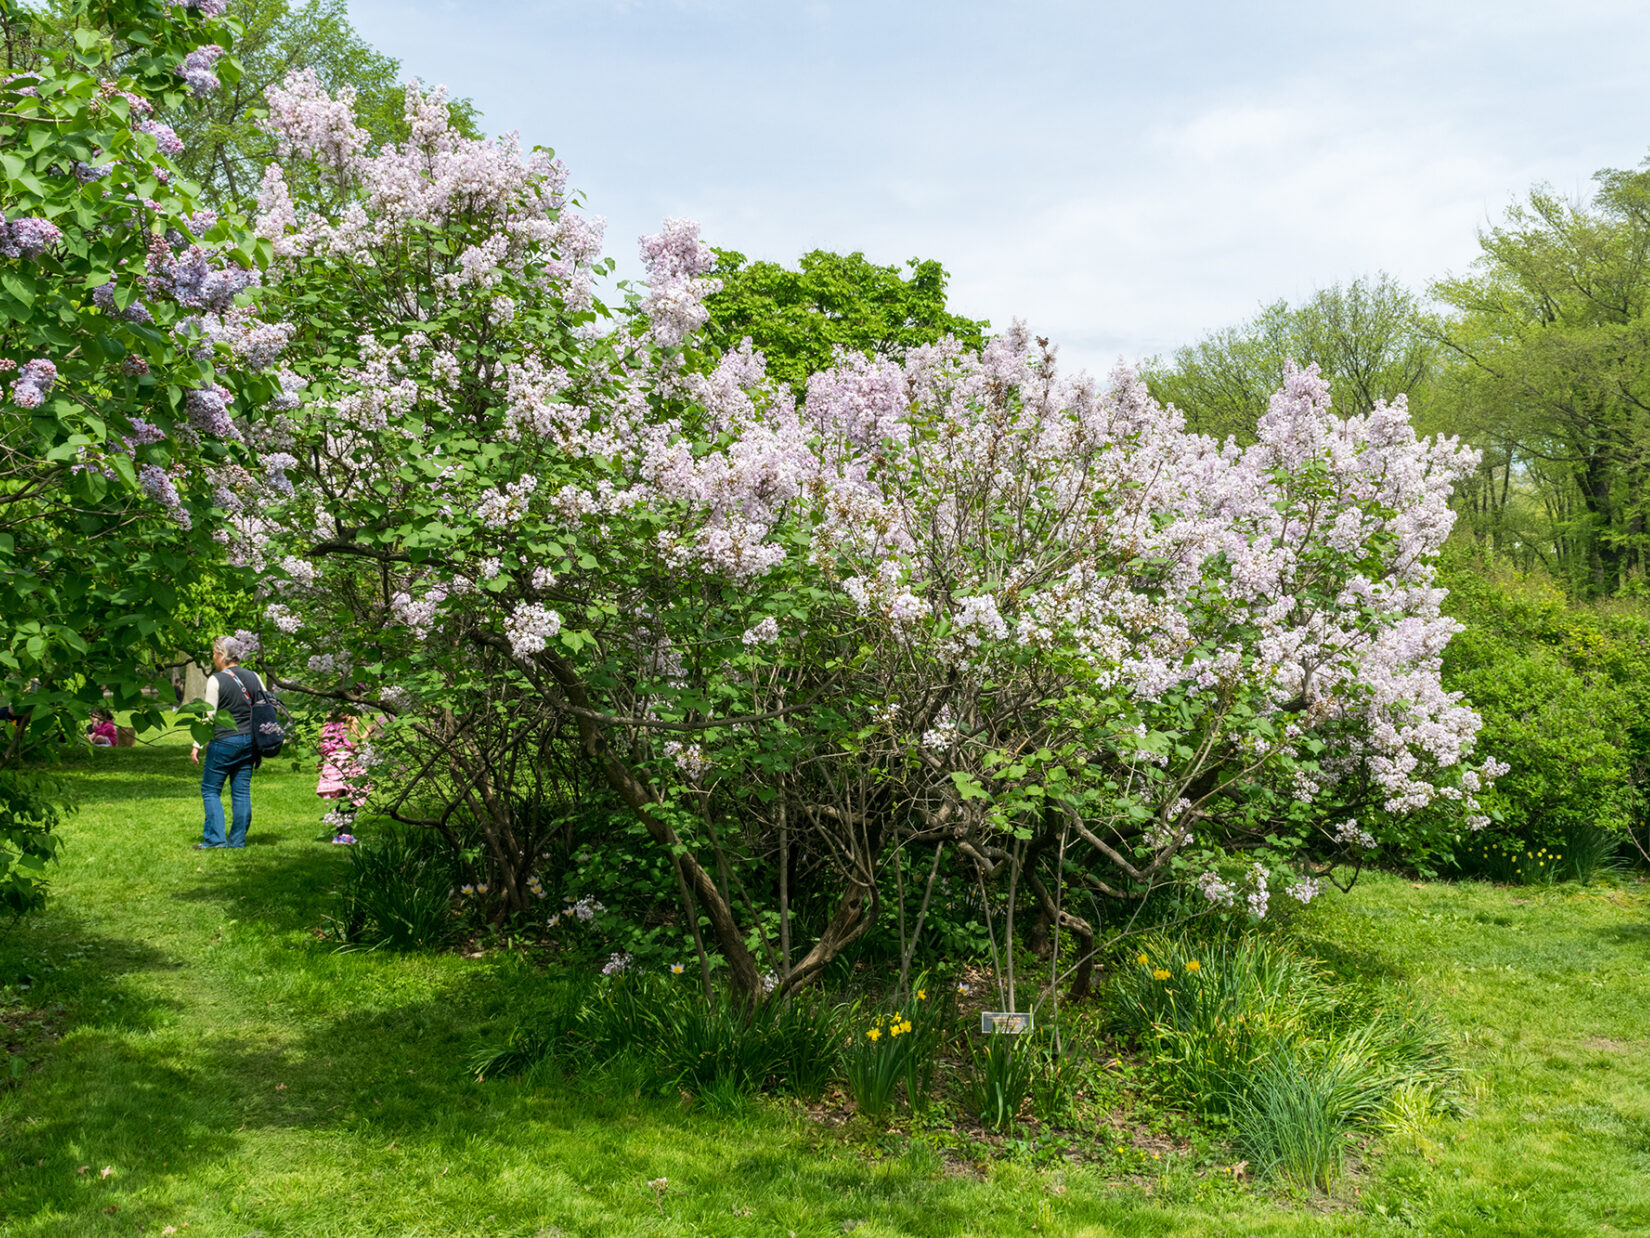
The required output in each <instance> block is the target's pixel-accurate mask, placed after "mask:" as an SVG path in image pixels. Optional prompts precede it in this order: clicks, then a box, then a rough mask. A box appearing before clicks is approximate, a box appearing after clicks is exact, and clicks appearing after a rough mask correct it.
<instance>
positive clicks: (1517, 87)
mask: <svg viewBox="0 0 1650 1238" xmlns="http://www.w3.org/2000/svg"><path fill="white" fill-rule="evenodd" d="M350 13H351V18H352V20H353V21H354V23H355V25H356V27H357V29H358V30H359V31H360V32H361V34H362V35H363V36H364V37H365V38H366V39H367V40H368V41H369V42H371V43H373V44H374V45H375V46H377V47H379V48H380V49H382V50H383V51H385V52H387V53H389V54H390V55H393V56H396V57H398V58H399V59H400V60H401V62H402V66H403V69H404V71H405V72H406V73H408V74H409V75H416V76H418V77H419V78H421V79H422V80H423V81H425V82H426V83H431V84H434V83H441V84H444V85H446V86H447V87H448V88H449V89H450V90H451V91H452V93H454V94H455V95H463V96H468V97H469V98H471V99H472V100H473V101H474V102H475V103H476V104H477V106H478V107H479V108H480V109H481V111H482V113H483V119H484V123H485V125H486V127H487V128H488V129H489V130H490V131H493V132H503V131H507V130H512V129H513V130H517V131H519V132H520V134H521V136H522V138H523V140H524V142H526V143H527V144H529V145H534V144H538V145H544V146H548V147H552V148H554V149H555V151H556V152H557V154H559V155H560V156H561V157H562V158H563V159H564V160H565V161H566V163H567V164H568V166H569V169H570V171H571V181H572V183H573V184H574V185H575V186H576V187H577V188H579V189H580V190H582V192H583V193H584V194H585V197H586V199H587V203H588V208H589V211H590V213H592V214H594V215H600V216H603V217H604V218H605V219H606V220H607V225H608V231H607V238H608V242H607V249H608V252H609V253H610V254H612V255H613V256H614V257H615V258H616V259H618V261H619V264H620V273H621V274H623V275H626V276H629V277H635V276H638V275H639V274H640V267H639V264H638V263H637V261H636V259H635V252H636V245H635V241H636V238H637V237H638V236H639V235H641V234H642V233H644V232H652V231H657V229H658V226H659V222H660V221H661V220H662V219H663V218H665V217H666V216H685V217H688V218H692V219H697V220H698V221H699V222H700V223H701V225H702V226H703V231H704V236H705V239H706V240H708V241H709V242H710V243H711V244H714V245H718V246H722V247H726V248H731V249H736V250H739V251H740V252H742V253H744V254H745V255H747V256H748V257H751V258H766V259H772V260H775V261H781V262H785V263H794V262H795V260H796V258H798V257H799V256H800V255H801V254H803V253H805V252H807V251H808V250H810V249H815V248H822V249H830V250H838V251H842V252H851V251H855V250H858V251H863V252H864V253H865V254H866V256H867V257H869V258H871V259H873V260H875V261H877V262H882V263H901V262H904V261H905V260H906V259H908V258H936V259H938V260H939V261H940V262H942V263H943V264H944V265H945V267H946V269H947V270H948V271H949V272H950V274H951V289H950V301H951V308H952V309H953V311H954V312H957V313H961V314H966V315H969V316H971V317H975V318H986V319H989V320H990V321H991V322H992V323H993V324H994V325H995V326H997V327H1006V326H1007V325H1008V323H1009V322H1010V320H1011V319H1013V318H1022V319H1025V320H1026V322H1027V323H1028V324H1029V325H1030V327H1031V328H1032V329H1033V330H1034V331H1035V332H1037V333H1038V334H1042V335H1048V336H1049V337H1050V338H1051V339H1052V340H1053V341H1054V342H1056V343H1057V344H1059V345H1060V347H1061V358H1062V361H1063V362H1064V364H1065V365H1066V366H1068V367H1072V368H1082V369H1088V370H1090V371H1091V372H1095V373H1104V372H1106V371H1108V370H1109V369H1110V368H1111V367H1112V366H1113V365H1115V364H1116V363H1117V362H1118V360H1119V359H1122V360H1125V361H1134V360H1138V359H1141V358H1144V357H1148V356H1151V355H1165V356H1166V355H1168V354H1171V353H1172V352H1173V350H1174V349H1175V348H1176V347H1179V346H1180V345H1183V344H1187V343H1191V342H1193V341H1194V340H1196V339H1198V338H1199V337H1201V336H1202V335H1204V334H1206V333H1207V332H1209V331H1211V330H1214V329H1217V328H1220V327H1223V326H1228V325H1232V324H1234V323H1237V322H1239V321H1241V320H1243V319H1245V318H1247V317H1249V316H1250V315H1252V314H1253V313H1254V312H1255V311H1256V310H1257V309H1258V308H1259V307H1260V306H1261V305H1262V304H1265V303H1269V302H1272V301H1275V300H1277V299H1278V298H1287V299H1290V300H1299V299H1301V298H1304V297H1306V296H1308V295H1310V294H1311V292H1312V291H1313V290H1314V289H1316V288H1319V287H1324V286H1327V285H1329V284H1332V283H1335V282H1337V281H1346V280H1350V279H1353V278H1356V277H1358V276H1360V275H1367V274H1373V273H1375V272H1377V271H1385V272H1387V273H1389V274H1391V275H1393V276H1394V277H1396V278H1397V279H1399V280H1401V281H1403V282H1404V283H1406V284H1408V285H1409V286H1411V287H1412V288H1415V289H1416V290H1417V291H1424V290H1425V287H1426V285H1427V283H1428V281H1430V280H1432V279H1435V278H1437V277H1439V276H1441V275H1444V274H1447V273H1451V272H1454V273H1461V272H1464V271H1465V270H1466V269H1467V268H1468V266H1469V265H1470V263H1471V262H1472V260H1473V258H1474V256H1475V255H1476V253H1477V249H1478V245H1477V232H1478V230H1479V229H1481V228H1484V227H1486V226H1489V225H1491V224H1493V223H1494V222H1495V221H1496V220H1497V219H1499V218H1500V217H1501V215H1502V213H1503V212H1504V211H1505V210H1506V208H1507V207H1508V206H1509V205H1511V204H1512V203H1513V202H1515V201H1516V200H1517V199H1519V198H1520V197H1521V196H1523V195H1524V194H1526V193H1527V192H1528V190H1529V189H1530V187H1531V186H1532V185H1534V184H1536V183H1538V182H1545V183H1548V184H1550V185H1552V186H1553V187H1554V188H1556V189H1558V190H1559V191H1561V192H1563V193H1565V194H1566V195H1571V196H1585V195H1586V194H1587V193H1588V192H1589V189H1590V186H1591V178H1592V175H1593V173H1594V172H1596V171H1598V170H1599V169H1600V168H1605V167H1632V166H1636V165H1638V164H1639V163H1640V162H1641V161H1642V160H1643V159H1644V158H1645V156H1646V154H1647V153H1650V73H1646V72H1645V71H1644V68H1643V65H1644V63H1645V60H1646V53H1647V52H1650V5H1647V4H1644V3H1642V0H1635V2H1632V3H1626V2H1618V0H1564V3H1562V4H1560V3H1551V2H1547V3H1541V4H1530V3H1524V2H1523V0H1500V2H1498V3H1484V2H1480V0H1461V2H1452V0H1431V2H1430V3H1381V2H1379V0H1376V2H1374V3H1363V4H1357V5H1354V4H1337V3H1333V2H1330V0H1315V2H1314V3H1242V2H1241V0H1228V2H1227V3H1201V2H1200V3H1190V2H1185V3H1178V2H1176V0H1157V2H1156V3H1149V4H1148V3H1134V4H1127V5H1124V4H1114V3H1109V2H1103V0H1093V2H1090V3H1075V2H1069V3H1068V2H1064V0H1037V2H1027V3H1012V2H1010V0H999V2H998V3H980V2H977V0H946V2H944V3H915V2H902V0H883V2H882V3H859V2H855V3H842V2H837V0H800V2H795V3H791V2H787V0H492V2H490V3H479V2H477V0H351V3H350Z"/></svg>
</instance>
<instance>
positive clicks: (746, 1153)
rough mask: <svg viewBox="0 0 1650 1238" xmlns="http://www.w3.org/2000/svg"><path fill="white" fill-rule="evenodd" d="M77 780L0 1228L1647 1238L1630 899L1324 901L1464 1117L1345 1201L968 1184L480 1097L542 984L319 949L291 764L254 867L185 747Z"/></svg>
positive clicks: (25, 953)
mask: <svg viewBox="0 0 1650 1238" xmlns="http://www.w3.org/2000/svg"><path fill="white" fill-rule="evenodd" d="M74 770H75V773H74V780H75V783H76V785H77V787H78V789H79V793H80V795H81V798H82V810H81V812H80V813H79V815H77V816H76V817H75V818H74V819H73V820H72V821H71V823H70V824H69V825H68V826H67V827H66V828H65V830H64V832H63V834H64V839H65V850H64V853H63V861H62V865H61V871H60V872H59V874H58V877H57V885H56V893H55V897H54V900H53V903H52V905H51V908H50V909H49V910H48V911H47V912H46V913H45V914H43V915H41V916H39V917H37V918H35V919H33V920H31V921H28V922H26V923H25V924H24V925H23V926H21V927H20V928H18V929H17V930H15V931H14V932H13V933H12V934H10V935H9V936H8V937H6V938H5V939H3V940H0V984H5V985H8V986H11V987H9V988H7V989H6V990H5V995H4V998H3V1000H0V1019H4V1020H6V1021H7V1022H8V1023H9V1025H10V1026H11V1027H12V1028H13V1029H14V1031H13V1032H12V1033H10V1035H11V1038H12V1039H13V1040H16V1039H18V1037H19V1036H22V1035H23V1033H20V1032H17V1031H15V1029H16V1028H17V1027H19V1026H20V1025H21V1024H22V1022H23V1021H24V1019H25V1017H26V1016H25V1014H24V1012H25V1011H29V1010H39V1009H44V1011H45V1013H46V1019H47V1025H48V1026H49V1027H50V1028H51V1029H52V1030H53V1031H54V1032H55V1033H56V1034H57V1036H58V1038H57V1039H56V1040H55V1042H54V1043H50V1044H46V1043H43V1042H36V1044H35V1047H33V1048H30V1049H27V1050H26V1053H27V1055H28V1056H29V1057H30V1058H31V1059H33V1062H34V1064H32V1065H31V1066H30V1068H29V1070H28V1071H27V1073H25V1074H24V1076H23V1077H22V1079H21V1080H19V1081H18V1082H17V1083H16V1084H15V1085H13V1086H10V1087H9V1088H7V1089H6V1090H5V1091H3V1092H0V1233H4V1234H7V1235H19V1236H22V1235H29V1236H36V1235H38V1236H42V1238H44V1236H46V1235H50V1236H52V1238H59V1236H62V1238H69V1236H75V1235H94V1234H95V1235H116V1234H119V1235H136V1234H139V1233H142V1234H146V1235H159V1234H163V1233H167V1232H176V1233H177V1234H179V1235H187V1236H189V1238H215V1236H218V1235H223V1236H225V1238H246V1236H248V1235H264V1236H265V1238H275V1236H277V1235H305V1236H309V1235H317V1236H321V1235H488V1236H492V1235H512V1236H517V1235H519V1236H521V1238H530V1236H540V1238H550V1236H552V1235H641V1234H715V1235H724V1234H726V1235H780V1236H781V1238H784V1236H785V1235H787V1234H792V1233H794V1234H796V1235H798V1238H801V1236H802V1235H809V1236H815V1235H833V1234H841V1233H844V1232H852V1233H854V1234H856V1235H858V1236H859V1238H875V1236H880V1235H894V1234H921V1235H940V1234H946V1235H950V1234H955V1235H965V1234H966V1235H973V1234H981V1235H997V1234H1002V1235H1008V1234H1015V1235H1023V1234H1028V1233H1037V1234H1069V1235H1111V1234H1118V1235H1216V1236H1221V1238H1225V1236H1231V1238H1245V1236H1246V1235H1286V1234H1287V1235H1295V1234H1312V1235H1317V1234H1388V1233H1391V1234H1400V1233H1410V1234H1414V1233H1420V1234H1426V1235H1458V1234H1459V1235H1467V1234H1471V1235H1531V1236H1535V1235H1543V1236H1544V1235H1554V1236H1557V1235H1596V1234H1601V1233H1650V1040H1647V1036H1650V967H1647V963H1650V904H1647V900H1646V899H1645V898H1644V897H1643V895H1642V894H1641V893H1638V892H1637V891H1638V887H1629V888H1626V889H1622V888H1602V887H1601V888H1596V889H1594V890H1590V891H1579V890H1576V889H1575V888H1574V887H1559V888H1557V889H1553V890H1543V891H1528V890H1525V891H1510V890H1506V889H1497V888H1491V887H1487V886H1481V885H1464V886H1451V885H1443V884H1433V885H1427V886H1425V887H1423V888H1420V889H1416V888H1412V887H1411V885H1410V883H1408V882H1406V881H1402V880H1400V879H1397V878H1387V877H1379V878H1375V879H1370V880H1366V881H1365V882H1364V883H1363V884H1362V885H1360V886H1359V888H1358V889H1357V891H1356V892H1355V894H1354V896H1353V897H1351V898H1350V899H1344V900H1341V901H1339V902H1338V903H1335V904H1332V905H1330V906H1329V907H1327V908H1325V909H1323V910H1322V911H1315V912H1314V913H1313V915H1312V916H1311V918H1310V919H1309V920H1307V921H1305V922H1304V923H1303V931H1304V932H1305V933H1306V934H1307V935H1308V936H1309V937H1310V938H1311V939H1312V940H1313V941H1314V943H1315V944H1316V945H1317V946H1318V947H1319V948H1320V949H1321V950H1322V952H1323V953H1324V954H1325V956H1326V957H1327V958H1329V959H1330V961H1331V962H1332V963H1333V964H1334V965H1336V966H1337V967H1340V968H1343V969H1346V970H1349V971H1352V970H1355V971H1358V972H1361V973H1363V974H1366V975H1378V976H1386V977H1390V978H1391V979H1392V980H1393V981H1394V982H1397V983H1401V984H1405V985H1408V986H1410V987H1411V988H1412V990H1414V991H1418V992H1419V993H1420V994H1421V995H1422V996H1423V997H1424V998H1426V999H1428V1000H1430V1001H1431V1002H1432V1003H1434V1004H1435V1006H1436V1008H1437V1010H1438V1012H1439V1014H1440V1016H1441V1017H1442V1018H1444V1019H1445V1020H1446V1022H1447V1023H1448V1024H1449V1026H1450V1027H1451V1029H1452V1032H1453V1033H1454V1034H1455V1035H1456V1036H1457V1038H1458V1040H1459V1043H1460V1060H1461V1061H1462V1063H1463V1065H1464V1066H1466V1068H1467V1069H1468V1071H1469V1072H1470V1073H1469V1079H1470V1082H1469V1088H1468V1091H1469V1096H1468V1105H1469V1110H1470V1114H1469V1116H1468V1117H1466V1118H1465V1119H1462V1120H1460V1121H1452V1122H1442V1123H1436V1124H1433V1125H1430V1126H1426V1127H1423V1128H1420V1129H1416V1130H1411V1131H1407V1132H1401V1133H1399V1134H1396V1135H1393V1136H1390V1137H1388V1138H1387V1139H1386V1140H1385V1141H1384V1148H1385V1151H1384V1152H1383V1153H1382V1154H1381V1155H1379V1156H1376V1157H1373V1158H1371V1159H1370V1160H1369V1162H1368V1163H1367V1164H1366V1165H1365V1166H1364V1167H1363V1169H1362V1171H1361V1172H1360V1173H1359V1174H1358V1175H1356V1176H1355V1177H1354V1178H1353V1179H1351V1180H1349V1182H1348V1184H1347V1190H1346V1192H1345V1195H1346V1198H1345V1199H1342V1200H1338V1201H1336V1202H1334V1203H1333V1204H1329V1203H1318V1204H1314V1203H1311V1202H1309V1201H1299V1200H1289V1199H1286V1198H1282V1197H1273V1196H1271V1195H1268V1194H1266V1193H1264V1192H1261V1191H1257V1190H1255V1189H1253V1188H1248V1187H1243V1186H1238V1185H1234V1184H1232V1183H1230V1182H1222V1181H1220V1180H1218V1179H1216V1178H1214V1177H1198V1176H1195V1175H1193V1174H1191V1173H1171V1174H1169V1175H1166V1176H1164V1177H1161V1178H1159V1179H1157V1180H1156V1181H1152V1182H1149V1183H1141V1182H1136V1183H1118V1182H1113V1181H1107V1180H1106V1179H1105V1178H1104V1177H1102V1176H1101V1175H1099V1174H1097V1173H1095V1172H1093V1171H1089V1170H1084V1169H1079V1168H1071V1167H1068V1168H1064V1169H1049V1168H1038V1167H1036V1166H1033V1165H1027V1164H1016V1163H1012V1162H1009V1163H998V1164H996V1165H994V1166H986V1167H983V1168H982V1169H981V1170H980V1171H979V1172H958V1170H957V1169H956V1166H955V1163H954V1162H949V1161H947V1160H945V1159H942V1158H941V1157H940V1156H939V1155H938V1154H936V1153H935V1152H934V1151H933V1150H932V1149H931V1148H929V1147H927V1146H924V1145H922V1144H921V1143H920V1142H917V1143H913V1144H904V1143H902V1142H900V1141H888V1142H887V1143H885V1144H884V1145H882V1146H883V1149H884V1150H883V1152H882V1154H880V1155H878V1154H877V1153H876V1152H875V1151H874V1150H868V1148H867V1146H866V1145H864V1144H862V1143H854V1142H850V1141H849V1140H847V1139H845V1138H843V1137H842V1136H841V1135H839V1134H836V1133H832V1132H827V1131H823V1130H820V1129H818V1128H816V1127H813V1126H812V1125H810V1124H809V1123H807V1122H806V1121H804V1120H800V1119H797V1118H795V1117H793V1116H791V1115H790V1114H788V1113H787V1112H784V1111H782V1110H780V1109H777V1108H769V1107H759V1108H757V1109H755V1110H753V1111H752V1112H751V1113H749V1114H747V1115H746V1116H744V1117H740V1118H734V1119H716V1118H712V1117H709V1116H707V1115H703V1114H699V1113H694V1112H690V1111H684V1110H682V1109H681V1108H680V1107H679V1106H677V1105H675V1104H672V1103H666V1102H662V1101H642V1100H638V1099H636V1098H635V1097H634V1096H631V1095H618V1094H611V1095H606V1094H603V1092H602V1085H600V1084H594V1085H591V1086H587V1087H582V1088H581V1087H580V1086H578V1084H577V1082H576V1081H575V1082H573V1083H570V1084H568V1085H566V1086H557V1087H553V1088H544V1087H540V1088H529V1087H526V1086H524V1085H520V1084H517V1083H512V1082H503V1083H495V1082H489V1083H487V1084H485V1085H477V1084H475V1083H474V1082H472V1081H470V1080H469V1079H468V1078H467V1076H466V1075H465V1073H464V1071H463V1068H462V1063H463V1058H464V1056H465V1054H466V1052H467V1051H468V1050H469V1048H470V1047H471V1046H472V1045H473V1044H474V1042H475V1040H476V1038H477V1037H478V1035H479V1034H480V1033H481V1032H482V1031H483V1030H484V1029H487V1028H495V1029H496V1028H497V1027H499V1026H502V1025H504V1024H505V1023H507V1022H508V1020H509V1019H510V1018H511V1016H512V1012H513V1011H515V1010H519V1009H520V1008H521V1006H522V1004H523V1002H524V1001H525V1000H528V999H529V998H530V995H531V993H532V990H533V985H534V983H535V980H534V977H533V976H532V974H531V973H530V972H529V971H528V970H527V969H526V968H524V967H522V966H521V965H520V964H518V963H516V962H514V961H512V960H511V959H510V958H508V957H506V956H502V955H501V956H495V957H488V958H482V959H467V958H462V957H459V956H457V955H443V956H418V957H407V956H395V955H389V954H375V953H347V954H341V953H337V952H335V951H334V950H332V949H331V948H330V947H329V946H328V945H327V944H326V943H324V942H322V941H320V940H319V939H318V938H317V936H316V934H315V932H314V930H315V928H316V926H317V925H319V924H320V922H321V918H322V915H323V913H324V910H325V907H326V894H327V891H328V889H329V888H330V886H331V885H332V884H333V882H334V881H335V880H336V878H337V875H338V873H339V871H340V866H341V865H342V864H343V863H344V860H345V857H344V855H343V854H341V851H342V849H340V848H332V847H329V846H327V845H325V844H324V843H323V842H320V841H318V836H319V835H320V833H321V828H320V825H319V817H320V812H319V809H318V807H317V804H316V801H315V799H314V797H313V787H314V783H313V776H312V775H309V774H307V773H297V774H294V773H277V772H275V771H274V770H273V769H269V768H266V769H265V771H264V772H262V773H261V774H260V775H259V777H258V779H257V782H256V785H255V792H254V797H255V805H256V808H255V816H254V823H253V827H252V833H251V836H250V845H249V846H248V847H247V849H246V850H245V851H244V852H240V853H233V852H207V853H201V852H195V851H192V850H190V849H189V845H190V844H191V843H192V842H193V841H195V839H196V838H197V837H198V834H199V828H200V826H199V823H200V802H199V796H198V792H197V790H196V773H195V770H194V768H193V767H192V766H190V765H189V764H188V760H187V749H186V748H181V747H171V746H160V747H154V748H147V749H145V748H140V749H137V750H135V751H130V752H128V751H117V752H100V753H97V754H95V759H88V761H87V762H86V763H84V764H81V765H77V766H75V767H74ZM24 976H28V977H32V978H33V983H32V985H31V986H30V987H29V988H28V989H27V990H26V991H25V990H20V989H18V988H17V987H16V986H17V984H18V981H19V979H20V978H21V977H24ZM25 1039H26V1037H25ZM105 1171H107V1172H105ZM659 1177H666V1178H668V1179H669V1183H670V1190H669V1193H668V1194H667V1195H665V1196H664V1198H663V1199H662V1200H659V1201H656V1200H655V1196H654V1194H653V1192H652V1191H650V1190H649V1189H648V1188H647V1186H646V1183H647V1181H648V1180H649V1179H654V1178H659ZM856 1223H857V1224H856ZM169 1226H171V1227H175V1231H168V1229H167V1227H169Z"/></svg>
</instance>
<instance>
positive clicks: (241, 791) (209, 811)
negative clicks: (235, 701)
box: [201, 735, 253, 847]
mask: <svg viewBox="0 0 1650 1238" xmlns="http://www.w3.org/2000/svg"><path fill="white" fill-rule="evenodd" d="M252 756H253V753H252V736H250V735H230V736H228V737H220V738H218V739H214V740H213V741H212V742H211V743H209V744H207V745H206V753H205V755H204V756H203V757H202V758H201V799H202V800H204V801H205V802H206V830H205V833H204V836H203V837H202V839H201V841H202V842H204V843H205V844H206V845H207V846H208V847H244V846H246V827H247V826H249V825H251V824H252ZM226 781H227V782H228V783H229V808H230V813H231V817H232V822H233V823H232V824H231V825H230V827H229V837H228V838H227V839H226V838H224V836H223V784H224V783H225V782H226Z"/></svg>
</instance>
